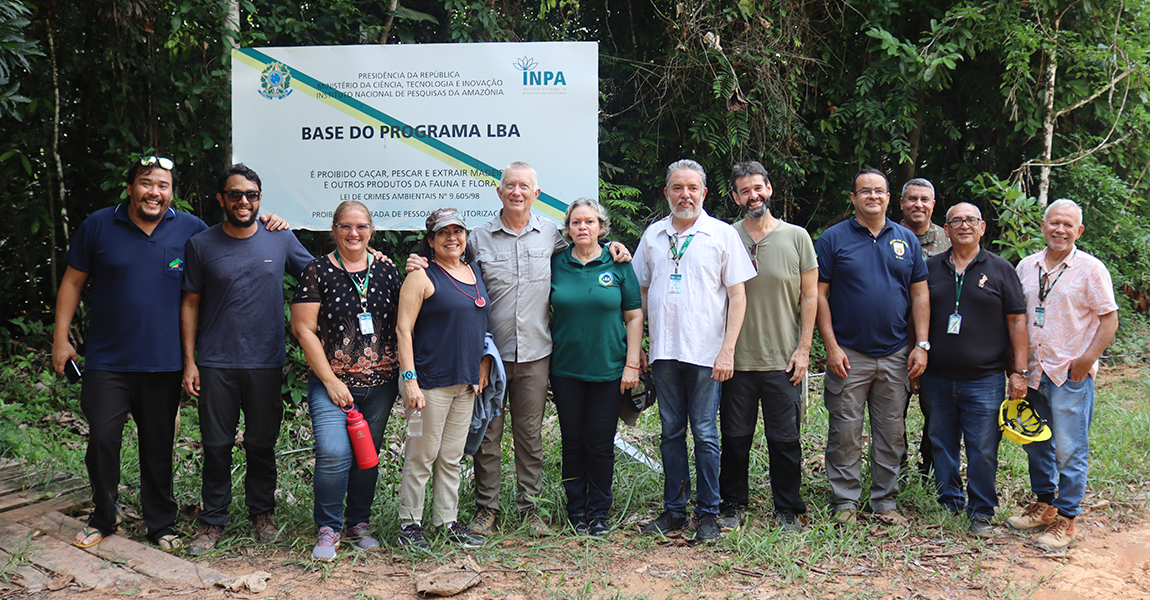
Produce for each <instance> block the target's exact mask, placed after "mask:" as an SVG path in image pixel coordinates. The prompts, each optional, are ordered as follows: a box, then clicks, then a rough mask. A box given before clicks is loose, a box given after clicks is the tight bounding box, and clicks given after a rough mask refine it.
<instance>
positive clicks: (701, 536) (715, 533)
mask: <svg viewBox="0 0 1150 600" xmlns="http://www.w3.org/2000/svg"><path fill="white" fill-rule="evenodd" d="M697 517H698V519H699V527H698V528H697V529H695V541H696V542H717V541H719V538H720V537H722V534H721V533H719V532H720V531H721V529H720V528H719V517H718V515H711V514H706V515H697Z"/></svg>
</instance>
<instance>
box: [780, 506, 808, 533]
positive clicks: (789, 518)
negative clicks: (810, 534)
mask: <svg viewBox="0 0 1150 600" xmlns="http://www.w3.org/2000/svg"><path fill="white" fill-rule="evenodd" d="M777 516H778V517H779V531H781V532H783V533H802V532H803V524H802V523H800V522H799V516H798V515H796V514H795V513H793V512H791V511H789V510H780V511H778V513H777Z"/></svg>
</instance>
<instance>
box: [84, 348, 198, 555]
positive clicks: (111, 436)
mask: <svg viewBox="0 0 1150 600" xmlns="http://www.w3.org/2000/svg"><path fill="white" fill-rule="evenodd" d="M181 376H182V374H181V372H180V371H172V372H165V373H128V372H114V371H98V370H93V369H89V370H87V371H85V372H84V384H83V386H82V387H81V390H80V408H81V410H83V411H84V417H85V418H87V419H88V427H89V434H88V451H87V454H86V455H85V457H84V463H85V464H86V465H87V467H88V479H89V481H90V482H91V485H92V503H93V504H94V505H95V510H94V511H93V512H92V515H91V516H90V517H89V518H88V526H89V527H92V528H95V529H99V530H100V532H101V533H104V534H105V535H108V534H112V533H115V531H116V516H117V514H118V512H119V510H118V508H117V507H116V501H117V499H118V498H119V493H118V487H119V484H120V448H121V446H122V444H123V439H124V424H125V423H126V422H127V420H128V414H129V413H130V414H131V415H132V419H133V420H134V421H135V422H136V432H137V437H138V438H139V460H140V501H141V503H142V504H143V511H144V523H145V524H146V525H147V527H148V539H149V540H151V541H153V542H155V541H156V540H158V539H159V538H161V537H163V536H165V535H168V534H171V533H175V531H173V529H172V527H173V525H175V523H176V501H175V499H174V498H173V497H172V441H173V437H174V436H175V433H176V413H177V412H178V411H179V408H180V381H181Z"/></svg>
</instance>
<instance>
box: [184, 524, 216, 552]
mask: <svg viewBox="0 0 1150 600" xmlns="http://www.w3.org/2000/svg"><path fill="white" fill-rule="evenodd" d="M222 537H224V528H223V527H221V526H219V525H202V526H200V530H199V531H197V532H196V537H194V538H192V543H190V544H188V554H191V555H192V556H199V555H201V554H206V553H208V552H211V551H212V550H214V549H215V548H216V542H218V541H220V538H222Z"/></svg>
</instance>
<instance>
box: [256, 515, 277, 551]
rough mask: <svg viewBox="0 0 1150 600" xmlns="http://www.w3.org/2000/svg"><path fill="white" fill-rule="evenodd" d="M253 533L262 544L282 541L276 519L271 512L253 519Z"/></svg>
mask: <svg viewBox="0 0 1150 600" xmlns="http://www.w3.org/2000/svg"><path fill="white" fill-rule="evenodd" d="M252 533H253V534H254V535H255V538H256V541H257V542H259V543H261V544H272V543H275V542H278V541H280V530H279V527H276V519H275V517H274V516H272V514H271V513H270V512H266V513H260V514H258V515H256V518H254V519H252Z"/></svg>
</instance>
